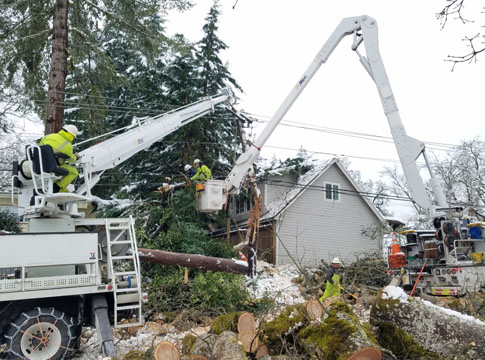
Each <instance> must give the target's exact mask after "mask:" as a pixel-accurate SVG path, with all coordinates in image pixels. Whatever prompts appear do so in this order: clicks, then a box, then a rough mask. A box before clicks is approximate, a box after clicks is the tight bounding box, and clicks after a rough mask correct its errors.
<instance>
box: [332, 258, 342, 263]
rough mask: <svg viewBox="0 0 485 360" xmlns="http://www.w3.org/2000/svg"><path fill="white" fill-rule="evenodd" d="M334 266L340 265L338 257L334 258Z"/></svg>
mask: <svg viewBox="0 0 485 360" xmlns="http://www.w3.org/2000/svg"><path fill="white" fill-rule="evenodd" d="M332 264H340V260H339V259H338V257H334V258H333V260H332Z"/></svg>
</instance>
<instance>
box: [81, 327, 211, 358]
mask: <svg viewBox="0 0 485 360" xmlns="http://www.w3.org/2000/svg"><path fill="white" fill-rule="evenodd" d="M209 330H210V327H208V326H207V327H196V328H193V329H190V330H188V331H179V330H177V329H176V328H175V327H174V326H173V325H171V324H159V323H156V322H147V323H146V324H145V325H144V326H143V327H142V328H140V329H139V330H138V331H137V332H136V334H135V335H134V336H132V335H130V333H129V332H128V331H127V330H124V329H115V330H113V337H114V343H115V349H116V355H117V358H119V359H122V358H123V357H124V356H125V355H126V354H127V353H129V352H130V351H147V350H148V349H150V348H151V347H153V346H154V345H157V344H158V343H160V342H161V341H164V340H167V341H170V342H171V343H172V344H174V345H175V346H176V347H177V348H178V349H182V340H183V338H184V337H185V336H186V335H187V334H192V335H194V336H202V335H205V334H207V333H208V332H209ZM80 352H81V354H78V355H77V356H75V357H74V358H73V359H75V360H101V359H103V360H107V359H109V358H106V357H103V356H102V355H101V354H100V350H99V345H98V337H97V333H96V329H94V328H90V327H89V328H84V329H83V334H82V337H81V345H80Z"/></svg>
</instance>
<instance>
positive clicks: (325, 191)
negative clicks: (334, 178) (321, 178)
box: [323, 182, 342, 202]
mask: <svg viewBox="0 0 485 360" xmlns="http://www.w3.org/2000/svg"><path fill="white" fill-rule="evenodd" d="M327 185H330V186H331V187H332V188H331V195H332V198H331V199H328V198H327ZM335 186H337V194H338V199H337V200H335V199H334V192H335ZM341 189H342V187H341V186H340V184H339V183H335V182H324V183H323V198H324V199H325V201H331V202H340V201H341V199H342V193H341Z"/></svg>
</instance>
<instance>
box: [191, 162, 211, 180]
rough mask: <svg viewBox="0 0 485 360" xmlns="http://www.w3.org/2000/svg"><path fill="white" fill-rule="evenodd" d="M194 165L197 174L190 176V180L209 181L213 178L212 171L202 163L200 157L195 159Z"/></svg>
mask: <svg viewBox="0 0 485 360" xmlns="http://www.w3.org/2000/svg"><path fill="white" fill-rule="evenodd" d="M194 167H195V169H196V172H195V175H194V176H192V177H191V178H190V181H197V182H200V181H207V180H210V179H212V173H211V171H210V169H209V168H208V167H207V166H205V165H203V164H202V161H200V160H199V159H195V160H194Z"/></svg>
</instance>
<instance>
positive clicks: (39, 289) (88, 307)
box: [0, 90, 232, 360]
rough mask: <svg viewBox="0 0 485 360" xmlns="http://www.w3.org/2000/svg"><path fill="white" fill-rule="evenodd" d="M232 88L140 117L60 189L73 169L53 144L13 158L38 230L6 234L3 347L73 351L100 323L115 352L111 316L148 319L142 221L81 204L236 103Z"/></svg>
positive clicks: (21, 199) (43, 353)
mask: <svg viewBox="0 0 485 360" xmlns="http://www.w3.org/2000/svg"><path fill="white" fill-rule="evenodd" d="M231 99H232V93H231V91H230V90H224V91H223V92H221V93H220V94H218V95H217V96H213V97H208V98H204V99H202V100H200V101H198V102H196V103H193V104H190V105H187V106H184V107H182V108H179V109H176V110H174V111H171V112H169V113H165V114H162V115H159V116H156V117H147V118H140V119H136V121H135V122H134V124H133V125H132V126H129V127H127V128H126V129H125V131H124V132H123V133H121V134H118V135H116V136H113V137H111V138H110V139H108V140H106V141H103V142H101V143H98V144H96V145H94V146H91V147H89V148H87V149H85V150H83V151H81V152H80V153H79V155H80V158H79V160H78V161H77V164H76V165H77V167H78V168H79V181H78V183H77V184H76V187H75V189H73V191H71V192H69V193H56V192H54V191H53V190H54V182H55V181H56V180H58V179H60V178H61V177H62V176H63V175H64V172H63V171H62V170H63V169H62V168H59V165H58V164H59V163H58V161H57V160H56V154H54V152H53V150H52V148H51V147H50V146H48V145H47V146H39V145H35V144H34V145H30V146H28V147H27V149H26V157H25V159H22V160H21V161H20V162H14V164H13V176H12V202H13V199H14V192H17V193H18V208H19V215H21V216H22V218H23V220H24V221H25V222H26V223H27V226H28V232H26V233H19V234H8V235H2V236H0V270H1V271H0V274H2V275H0V346H2V347H3V349H4V353H6V354H7V356H8V357H9V358H13V359H34V360H44V359H45V360H47V359H63V358H69V357H70V354H72V351H73V350H74V349H75V347H76V344H77V340H78V338H79V336H80V334H81V328H82V326H83V324H85V323H89V324H93V325H95V327H96V329H97V336H98V341H99V345H100V348H101V350H102V352H103V353H104V354H105V355H106V356H109V357H115V356H116V354H115V349H114V344H113V337H112V332H111V325H110V324H111V323H113V325H114V326H115V327H117V328H121V327H129V326H136V325H140V324H142V322H143V314H142V302H143V297H144V296H146V295H144V294H143V293H142V288H141V274H140V264H139V257H138V251H137V243H136V238H135V230H134V219H132V218H131V217H130V218H87V217H85V216H84V215H85V214H84V213H83V212H80V211H79V209H78V205H79V204H80V203H81V202H89V203H90V202H93V201H97V200H99V199H97V198H96V197H95V196H93V195H92V193H91V189H92V188H93V187H94V186H95V185H96V184H97V183H98V181H99V180H100V178H101V176H102V175H103V173H104V172H105V171H106V170H108V169H111V168H113V167H115V166H117V165H118V164H120V163H122V162H123V161H125V160H127V159H129V158H130V157H131V156H133V155H135V154H137V153H138V152H140V151H142V150H145V149H147V148H148V147H150V146H151V145H152V144H153V143H155V142H156V141H158V140H160V139H162V138H164V137H165V136H167V135H168V134H170V133H172V132H173V131H175V130H177V129H178V128H180V127H181V126H184V125H186V124H189V123H190V122H191V121H194V120H196V119H198V118H200V117H201V116H203V115H205V114H208V113H210V112H212V111H213V110H214V107H215V106H217V105H224V104H227V105H229V103H230V101H231Z"/></svg>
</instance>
